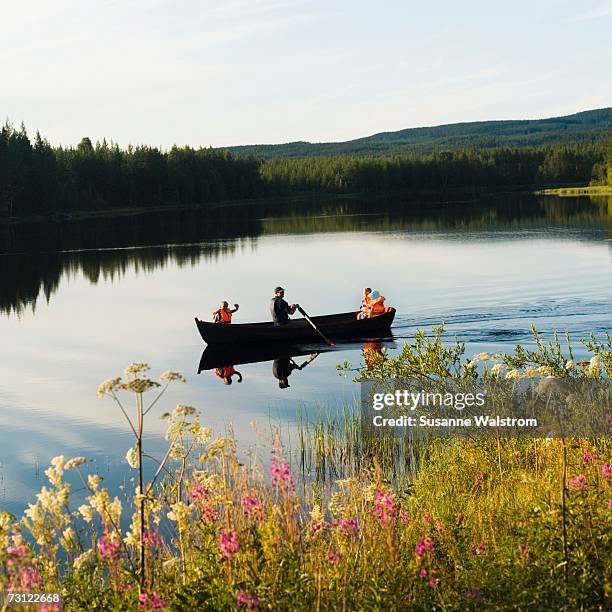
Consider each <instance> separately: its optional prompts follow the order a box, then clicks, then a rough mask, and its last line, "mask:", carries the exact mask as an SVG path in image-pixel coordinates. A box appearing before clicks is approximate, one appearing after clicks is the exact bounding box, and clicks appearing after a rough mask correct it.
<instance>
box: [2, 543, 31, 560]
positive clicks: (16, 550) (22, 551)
mask: <svg viewBox="0 0 612 612" xmlns="http://www.w3.org/2000/svg"><path fill="white" fill-rule="evenodd" d="M6 552H7V553H8V554H9V555H15V557H18V558H21V557H25V556H26V555H27V554H28V549H27V548H26V547H25V546H24V545H23V544H15V545H13V546H9V547H8V548H7V549H6Z"/></svg>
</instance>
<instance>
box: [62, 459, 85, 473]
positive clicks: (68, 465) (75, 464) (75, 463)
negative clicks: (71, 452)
mask: <svg viewBox="0 0 612 612" xmlns="http://www.w3.org/2000/svg"><path fill="white" fill-rule="evenodd" d="M84 463H87V459H85V457H73V458H72V459H68V461H66V465H65V466H64V469H66V470H71V469H73V468H75V467H79V465H83V464H84Z"/></svg>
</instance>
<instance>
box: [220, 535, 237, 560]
mask: <svg viewBox="0 0 612 612" xmlns="http://www.w3.org/2000/svg"><path fill="white" fill-rule="evenodd" d="M238 548H239V547H238V534H237V533H236V532H235V531H223V532H222V533H221V534H220V535H219V550H220V551H221V554H222V555H223V556H224V557H226V558H227V559H231V558H232V557H233V556H234V555H235V554H236V553H237V552H238Z"/></svg>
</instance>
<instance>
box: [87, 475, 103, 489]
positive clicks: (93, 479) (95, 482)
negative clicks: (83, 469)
mask: <svg viewBox="0 0 612 612" xmlns="http://www.w3.org/2000/svg"><path fill="white" fill-rule="evenodd" d="M101 482H102V476H99V475H98V474H88V475H87V485H88V486H89V488H90V489H92V490H93V491H96V490H97V489H98V487H99V486H100V483H101Z"/></svg>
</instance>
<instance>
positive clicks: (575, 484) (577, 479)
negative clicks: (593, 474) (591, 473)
mask: <svg viewBox="0 0 612 612" xmlns="http://www.w3.org/2000/svg"><path fill="white" fill-rule="evenodd" d="M568 485H569V488H570V489H572V490H573V491H580V490H582V489H584V488H586V486H587V477H586V476H584V475H583V474H580V475H579V476H574V477H573V478H572V479H571V480H570V481H569V483H568Z"/></svg>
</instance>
